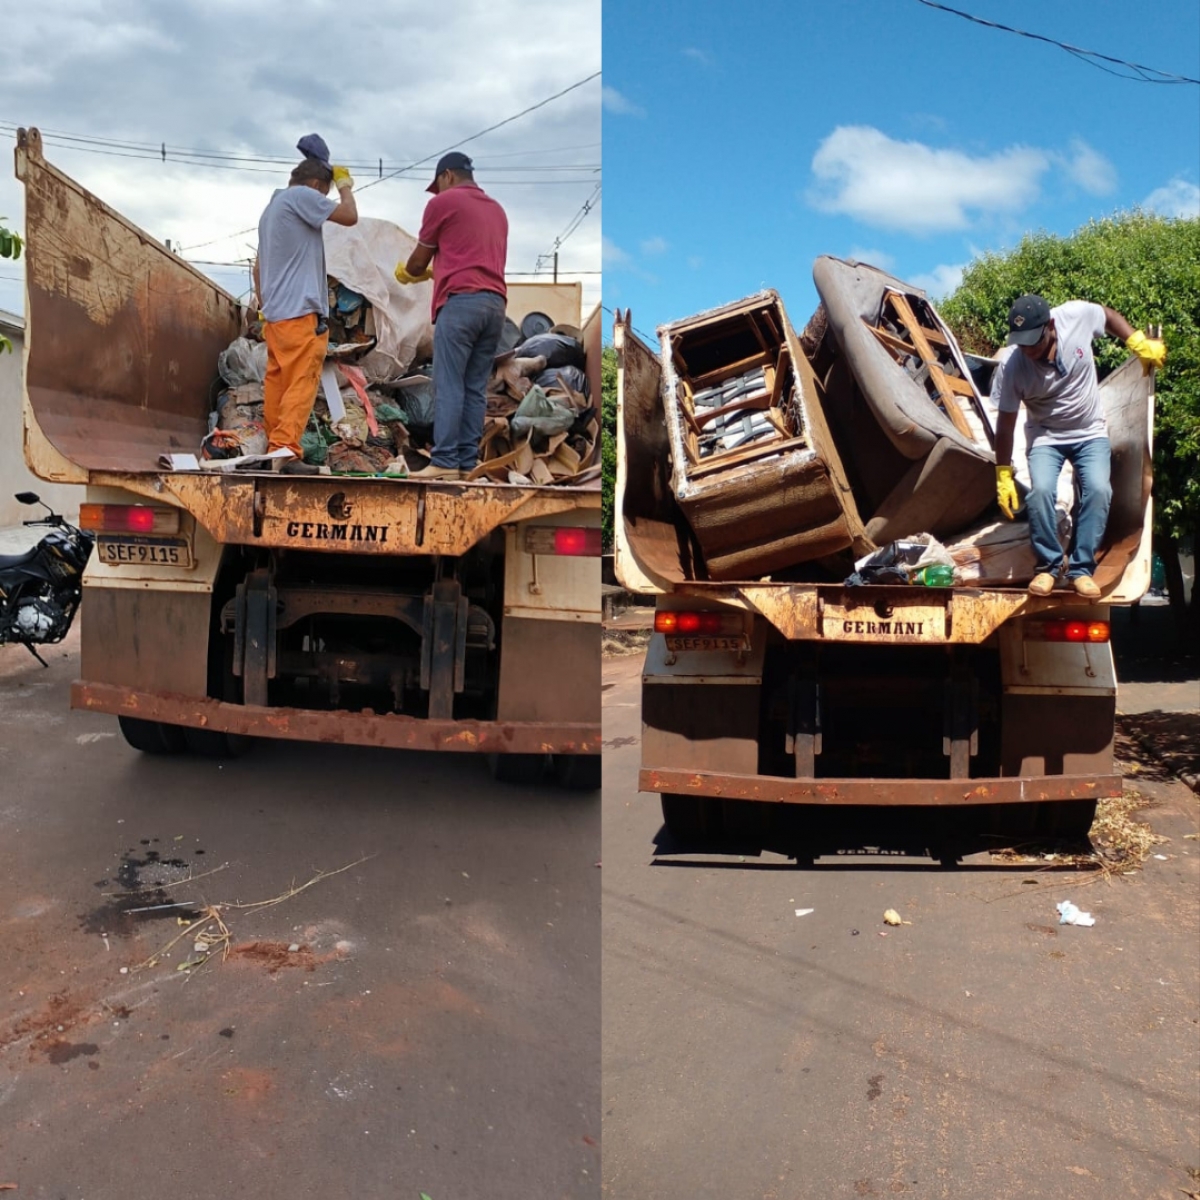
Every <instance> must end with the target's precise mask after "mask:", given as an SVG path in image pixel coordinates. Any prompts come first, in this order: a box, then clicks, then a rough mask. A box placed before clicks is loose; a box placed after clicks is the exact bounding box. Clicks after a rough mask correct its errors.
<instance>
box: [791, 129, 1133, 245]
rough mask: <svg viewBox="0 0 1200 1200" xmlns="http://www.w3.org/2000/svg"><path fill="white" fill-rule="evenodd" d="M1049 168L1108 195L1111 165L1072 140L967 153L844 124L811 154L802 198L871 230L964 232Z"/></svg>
mask: <svg viewBox="0 0 1200 1200" xmlns="http://www.w3.org/2000/svg"><path fill="white" fill-rule="evenodd" d="M1052 169H1058V170H1061V171H1062V172H1063V174H1064V175H1066V176H1067V177H1068V178H1069V179H1070V180H1071V181H1072V182H1074V183H1075V184H1076V185H1078V186H1079V187H1082V188H1084V189H1085V190H1086V191H1088V192H1091V193H1096V194H1102V193H1105V192H1108V191H1111V190H1112V188H1113V186H1115V182H1116V173H1115V170H1114V169H1113V167H1112V164H1111V163H1109V161H1108V160H1107V159H1106V158H1104V156H1103V155H1101V154H1099V153H1098V152H1097V151H1095V150H1093V149H1092V148H1091V147H1090V146H1088V145H1087V143H1085V142H1082V141H1080V140H1078V139H1076V140H1075V141H1073V142H1072V143H1071V144H1070V145H1069V146H1068V147H1067V149H1066V150H1064V151H1055V150H1047V149H1040V148H1038V147H1034V146H1012V147H1010V148H1008V149H1007V150H1001V151H999V152H997V153H995V154H986V155H971V154H967V153H965V152H964V151H961V150H947V149H937V148H935V147H932V146H928V145H925V144H924V143H922V142H918V141H897V140H895V139H893V138H890V137H888V136H887V134H885V133H882V132H881V131H880V130H878V129H874V128H872V127H870V126H864V125H845V126H839V127H838V128H837V129H835V130H834V131H833V132H832V133H831V134H830V135H829V136H828V137H827V138H826V139H825V140H824V141H823V142H822V143H821V145H820V146H819V147H818V149H817V152H816V154H815V155H813V160H812V172H813V176H814V178H815V184H814V186H813V187H811V188H810V189H809V191H808V193H807V195H806V199H807V201H808V203H809V204H811V205H812V206H813V207H814V208H817V209H819V210H821V211H822V212H828V213H841V214H844V215H846V216H850V217H854V218H856V219H857V220H860V221H862V222H863V223H864V224H867V225H871V226H875V227H876V228H881V229H895V230H900V231H903V232H905V233H912V234H933V233H947V232H952V231H955V230H960V229H967V228H969V227H970V226H971V225H972V223H973V222H974V220H975V219H976V218H977V217H979V216H984V215H995V214H1009V213H1016V212H1020V211H1021V210H1022V209H1024V208H1025V207H1027V206H1028V205H1029V204H1031V203H1032V202H1033V201H1034V200H1035V199H1036V198H1037V196H1038V193H1039V189H1040V187H1041V182H1042V179H1043V177H1044V176H1045V175H1046V173H1047V172H1048V171H1050V170H1052Z"/></svg>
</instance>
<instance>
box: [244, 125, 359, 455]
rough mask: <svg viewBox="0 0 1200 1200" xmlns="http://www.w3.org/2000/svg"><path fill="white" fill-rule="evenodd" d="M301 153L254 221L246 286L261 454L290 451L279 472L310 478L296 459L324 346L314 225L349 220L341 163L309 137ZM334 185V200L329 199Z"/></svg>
mask: <svg viewBox="0 0 1200 1200" xmlns="http://www.w3.org/2000/svg"><path fill="white" fill-rule="evenodd" d="M296 148H297V149H298V150H299V151H300V152H301V153H302V154H304V155H305V158H304V161H303V162H301V163H300V164H299V166H297V167H296V168H295V169H294V170H293V171H292V175H291V178H290V179H289V181H288V185H287V187H286V188H280V189H279V190H278V191H277V192H276V193H275V194H274V195H273V196H272V197H271V200H270V203H269V204H268V205H267V207H266V210H265V211H264V212H263V215H262V218H261V219H260V220H259V223H258V258H257V259H256V260H255V263H254V288H255V291H256V292H257V293H258V297H259V304H260V308H261V311H262V314H263V317H264V324H263V341H264V342H266V344H267V375H266V379H265V380H264V381H263V417H264V421H265V424H266V427H267V453H268V454H270V453H271V452H272V451H275V450H290V451H291V452H292V454H293V455H294V457H293V458H289V459H285V460H284V462H283V464H282V466H281V467H280V472H281V473H282V474H285V475H315V474H317V473H318V468H317V467H314V466H311V465H309V464H308V463H306V462H305V461H304V458H303V451H302V450H301V448H300V435H301V434H302V433H303V432H304V428H305V426H306V425H307V424H308V419H309V417H310V416H311V415H312V407H313V401H315V400H316V398H317V388H318V386H319V385H320V381H321V368H322V366H323V365H324V362H325V351H326V349H327V347H328V345H329V330H328V324H327V321H326V317H327V316H328V314H329V284H328V281H327V278H326V272H325V242H324V240H323V237H322V234H321V227H322V226H323V225H324V224H325V222H326V221H332V222H333V223H334V224H335V225H356V224H357V223H358V206H357V205H356V204H355V201H354V191H353V188H354V180H353V179H351V177H350V172H349V171H347V170H346V168H345V167H335V166H331V165H330V162H329V147H328V146H326V144H325V142H324V140H323V139H322V138H321V137H320V136H319V135H317V134H315V133H313V134H309V135H308V136H306V137H303V138H301V139H300V141H299V143H298V144H297V147H296ZM330 184H334V185H336V187H337V190H338V199H337V200H336V201H335V200H331V199H329V187H330Z"/></svg>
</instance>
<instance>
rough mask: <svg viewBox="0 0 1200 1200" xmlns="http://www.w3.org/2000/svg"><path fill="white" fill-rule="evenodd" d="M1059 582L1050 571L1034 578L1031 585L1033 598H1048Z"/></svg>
mask: <svg viewBox="0 0 1200 1200" xmlns="http://www.w3.org/2000/svg"><path fill="white" fill-rule="evenodd" d="M1056 582H1057V580H1056V579H1055V578H1054V576H1053V575H1051V574H1050V572H1049V571H1042V572H1041V573H1040V574H1037V575H1035V576H1034V577H1033V580H1032V582H1031V583H1030V584H1029V594H1030V595H1031V596H1048V595H1050V593H1051V592H1052V591H1054V585H1055V583H1056Z"/></svg>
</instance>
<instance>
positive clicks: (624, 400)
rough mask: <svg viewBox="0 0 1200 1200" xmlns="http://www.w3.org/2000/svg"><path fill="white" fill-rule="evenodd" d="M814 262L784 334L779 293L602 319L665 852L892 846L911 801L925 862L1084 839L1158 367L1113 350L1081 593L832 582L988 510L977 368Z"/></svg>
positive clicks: (1146, 531)
mask: <svg viewBox="0 0 1200 1200" xmlns="http://www.w3.org/2000/svg"><path fill="white" fill-rule="evenodd" d="M814 274H815V277H816V279H817V282H818V290H819V292H820V294H821V296H822V305H821V308H820V309H819V310H818V313H817V314H816V316H815V317H814V319H813V321H811V322H810V323H809V325H808V327H806V329H805V330H804V331H803V333H802V335H801V336H797V334H796V332H795V330H794V328H793V327H792V325H791V323H790V321H789V319H788V317H787V313H786V311H785V309H784V307H783V304H782V301H781V300H780V298H779V296H778V294H777V293H776V292H774V291H765V292H763V293H760V294H758V295H756V296H752V297H748V298H746V299H744V300H741V301H737V302H735V303H732V304H729V305H725V306H722V307H721V308H719V309H715V310H711V311H708V312H705V313H700V314H697V315H696V316H694V317H690V318H687V319H686V320H683V321H678V322H673V323H670V324H668V325H665V326H662V327H660V328H659V329H658V331H657V332H658V338H659V345H658V346H657V347H654V348H652V347H651V346H650V345H648V344H647V342H646V341H645V340H643V338H642V337H639V336H638V334H637V333H636V332H635V330H634V328H633V324H632V318H631V315H630V314H629V313H628V312H624V313H618V314H617V316H616V320H615V324H614V328H613V342H614V346H615V349H616V353H617V361H618V374H617V387H618V418H617V477H616V495H615V504H614V514H615V529H614V543H615V544H614V568H615V572H616V576H617V578H618V580H619V581H620V583H621V584H622V586H623V587H625V588H626V589H627V590H629V591H631V592H634V593H640V594H645V595H650V596H653V597H654V598H655V599H654V603H655V617H654V633H653V635H652V637H651V640H650V643H649V646H648V649H647V653H646V659H645V665H644V668H643V686H642V749H641V755H642V768H641V773H640V777H639V788H640V790H641V791H643V792H646V793H652V794H653V793H658V794H659V795H660V796H661V802H662V810H663V818H664V823H665V826H666V829H667V831H668V833H669V834H670V835H671V837H672V838H673V839H674V840H675V841H676V842H679V843H685V844H686V843H699V842H707V841H722V840H724V841H728V840H729V838H730V837H734V838H737V837H742V836H743V835H746V836H749V835H753V836H754V837H758V836H760V835H763V834H764V832H769V831H770V830H772V829H776V828H779V827H786V828H787V829H788V830H790V831H791V832H790V834H789V836H792V837H794V839H795V840H796V844H797V845H799V844H801V843H803V842H804V839H805V831H806V829H807V830H812V829H816V828H817V827H818V826H821V825H823V824H837V823H838V817H840V818H842V820H841V826H842V830H843V833H844V832H845V829H846V826H847V822H848V821H849V824H850V826H851V827H853V824H854V822H857V823H858V825H859V827H860V828H861V829H864V830H865V829H867V828H869V827H872V826H873V825H876V824H879V825H881V826H886V827H888V828H891V829H893V831H894V830H896V829H897V828H898V829H899V830H900V834H901V835H902V834H903V831H904V829H905V815H906V814H914V813H917V812H919V813H920V814H922V816H923V817H925V818H929V819H928V820H925V821H924V823H923V828H924V829H925V831H926V832H925V835H924V836H926V840H925V841H924V842H923V843H922V845H923V846H924V851H923V852H926V853H929V854H931V855H933V856H934V857H937V858H949V859H950V860H954V859H956V858H957V857H958V853H957V850H956V847H960V848H961V847H962V846H963V845H965V844H966V841H964V838H965V839H967V840H968V841H969V836H968V835H970V836H973V834H972V831H977V832H979V833H980V834H981V836H994V835H996V834H997V833H1001V834H1004V835H1006V836H1007V835H1016V834H1029V835H1042V834H1048V835H1054V836H1061V837H1075V836H1079V835H1081V834H1085V833H1086V831H1087V830H1088V828H1089V827H1090V825H1091V822H1092V820H1093V817H1094V813H1095V809H1096V804H1097V801H1098V800H1099V799H1100V798H1102V797H1108V796H1115V795H1119V794H1120V792H1121V777H1120V776H1119V775H1118V774H1117V773H1116V772H1115V769H1114V765H1113V738H1114V719H1115V707H1116V695H1117V681H1116V675H1115V670H1114V665H1113V655H1112V648H1111V645H1110V642H1109V633H1110V626H1109V615H1110V606H1111V605H1113V604H1128V603H1131V602H1133V601H1135V600H1136V599H1138V598H1139V597H1140V596H1141V595H1142V594H1143V593H1144V592H1145V590H1146V588H1147V587H1148V585H1149V580H1150V564H1151V553H1150V525H1151V499H1150V483H1151V474H1150V449H1151V446H1150V438H1151V428H1152V418H1153V377H1152V375H1151V376H1147V375H1145V374H1144V373H1143V371H1142V369H1141V367H1140V364H1138V363H1137V362H1136V360H1129V361H1128V362H1126V363H1125V364H1124V366H1122V367H1121V368H1119V369H1118V370H1117V371H1115V372H1114V373H1112V374H1111V375H1110V376H1109V377H1108V378H1107V379H1105V380H1104V381H1103V383H1102V385H1101V387H1102V394H1103V396H1104V399H1105V406H1106V412H1107V418H1108V422H1109V427H1110V437H1111V440H1112V445H1113V471H1112V485H1113V504H1112V511H1111V515H1110V519H1109V525H1108V532H1107V535H1106V539H1105V544H1104V548H1103V550H1102V552H1101V556H1100V560H1099V566H1098V569H1097V572H1096V578H1097V582H1098V583H1099V584H1100V586H1101V587H1102V590H1103V597H1102V601H1101V602H1099V603H1087V602H1084V601H1081V600H1080V598H1079V597H1078V596H1076V595H1075V594H1074V593H1072V592H1069V591H1056V592H1055V593H1053V594H1052V595H1050V596H1048V597H1044V598H1040V597H1036V596H1032V595H1030V594H1029V593H1028V591H1027V590H1026V589H1025V588H1024V587H1023V586H1020V585H1018V584H1015V583H1009V584H1002V585H1000V586H953V587H923V586H914V585H912V584H910V583H908V582H896V583H887V584H875V585H870V584H868V585H866V586H850V585H849V584H848V582H847V581H848V579H849V577H850V574H851V572H852V571H853V569H854V560H855V559H856V558H859V557H860V556H866V555H869V554H870V553H871V552H872V551H874V550H876V549H878V548H879V547H881V546H884V545H887V544H889V543H891V542H894V541H895V540H896V539H898V538H902V537H903V536H905V535H908V534H916V533H918V532H922V531H929V530H930V529H936V530H942V531H952V530H954V529H956V528H961V527H962V525H963V524H965V523H966V522H968V521H969V520H971V519H972V518H974V517H978V516H979V514H980V513H981V512H982V511H983V510H986V509H987V508H988V507H989V506H993V505H994V478H993V477H994V469H993V465H992V464H993V463H994V455H993V454H992V450H991V443H990V439H991V436H992V431H991V428H990V426H989V425H988V417H987V411H986V408H985V407H984V406H982V405H980V403H979V399H980V396H981V394H986V390H987V382H988V372H989V371H990V370H991V369H992V368H994V366H995V362H994V360H987V359H980V358H973V359H970V360H968V359H967V356H965V355H963V354H962V352H961V351H960V350H959V349H958V347H957V345H956V344H955V343H954V341H953V336H952V334H950V333H949V331H948V330H946V329H945V327H944V325H942V324H941V322H940V318H938V317H937V314H936V312H935V310H933V307H932V305H931V304H930V303H929V301H928V298H927V297H925V296H924V294H923V293H920V292H916V291H915V290H914V289H911V288H907V287H904V288H903V290H900V291H898V290H897V287H896V286H895V281H892V280H890V279H889V278H888V277H885V276H882V273H880V272H877V271H875V270H874V268H871V267H869V266H868V265H866V264H859V263H839V262H838V260H818V264H817V267H816V270H815V272H814ZM872 288H874V289H875V291H874V292H872V291H871V289H872ZM897 296H899V300H898V299H897ZM864 297H865V299H864ZM872 297H873V298H872ZM923 312H924V313H926V315H924V316H922V315H921V314H922V313H923ZM897 314H899V316H897ZM892 317H896V320H895V322H894V323H892V324H891V325H888V322H889V321H891V318H892ZM906 326H911V330H910V331H909V332H915V343H916V344H917V345H919V346H920V347H922V349H921V350H920V352H919V353H918V352H917V351H916V350H914V348H913V347H914V338H913V337H909V336H908V333H906V329H905V327H906ZM926 327H927V328H926ZM922 330H924V332H922ZM926 334H927V335H928V336H926ZM901 335H903V336H901ZM901 343H902V344H901ZM935 343H936V345H935ZM922 359H924V361H922ZM902 365H903V366H904V367H905V368H906V370H902V369H901V366H902ZM753 372H760V373H761V374H762V378H761V379H759V378H758V376H757V375H752V374H751V373H753ZM747 378H749V379H750V380H751V383H750V385H749V391H747V388H746V387H744V386H743V385H742V384H741V383H739V382H738V381H740V380H744V379H747ZM931 380H932V383H931ZM731 381H733V382H734V386H732V387H731V386H730V382H731ZM722 388H724V389H725V390H724V391H721V389H722ZM755 388H757V392H755ZM981 388H982V393H981ZM739 391H740V392H741V393H742V394H741V395H740V396H739V395H737V394H736V393H738V392H739ZM755 394H757V396H758V399H757V401H755V399H754V395H755ZM731 396H732V398H730V397H731ZM931 396H932V397H935V398H936V400H937V403H936V404H934V402H933V400H931V399H930V397H931ZM702 401H703V402H705V403H707V404H709V405H710V407H707V408H704V407H701V402H702ZM713 405H715V407H713ZM922 405H925V407H924V408H922V407H921V406H922ZM951 405H954V406H955V407H959V411H958V412H957V413H951V412H950V408H951ZM739 406H740V407H739ZM960 406H961V407H960ZM935 410H936V411H935ZM748 414H753V415H754V417H755V419H756V420H757V422H758V423H757V426H755V425H754V424H753V423H752V422H751V423H748V424H746V425H745V430H744V431H743V429H742V427H741V426H739V425H738V422H739V421H744V419H745V418H746V416H747V415H748ZM952 418H954V419H952ZM714 429H715V430H717V433H715V434H714V433H713V432H712V431H713V430H714ZM922 439H923V440H922ZM992 511H993V512H994V508H993V510H992ZM995 519H996V520H998V519H999V518H998V516H997V517H996V518H995ZM856 582H857V581H856ZM864 836H865V835H864ZM879 841H880V844H882V841H883V839H882V838H881V839H880V840H879ZM818 852H819V847H818Z"/></svg>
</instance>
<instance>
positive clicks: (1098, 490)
mask: <svg viewBox="0 0 1200 1200" xmlns="http://www.w3.org/2000/svg"><path fill="white" fill-rule="evenodd" d="M1111 453H1112V452H1111V448H1110V447H1109V443H1108V438H1106V437H1103V438H1093V439H1092V440H1090V441H1087V442H1072V443H1070V444H1069V445H1065V446H1044V445H1043V446H1034V447H1033V449H1032V450H1030V451H1029V478H1030V481H1031V482H1032V484H1033V490H1032V491H1031V492H1030V493H1029V495H1028V496H1027V497H1026V500H1025V504H1026V507H1027V508H1028V509H1029V535H1030V540H1031V541H1032V542H1033V553H1034V555H1035V556H1036V558H1037V569H1038V573H1039V574H1040V573H1041V572H1043V571H1044V572H1047V573H1048V574H1050V575H1057V574H1058V572H1059V568H1060V567H1061V565H1062V556H1063V549H1062V546H1061V545H1060V544H1059V541H1058V529H1057V525H1058V519H1057V517H1056V516H1055V512H1054V496H1055V492H1056V491H1057V489H1058V477H1059V475H1061V474H1062V467H1063V463H1064V462H1069V463H1070V464H1071V466H1072V467H1073V468H1074V469H1075V492H1076V495H1077V497H1078V502H1077V505H1076V513H1075V532H1074V536H1073V537H1072V538H1071V557H1070V561H1069V563H1068V566H1067V578H1069V579H1075V578H1076V577H1077V576H1080V575H1092V574H1093V573H1094V572H1095V570H1096V551H1097V550H1098V549H1099V548H1100V539H1101V538H1102V537H1104V527H1105V526H1106V525H1107V524H1108V507H1109V505H1110V504H1111V503H1112V484H1111V483H1110V482H1109V459H1110V457H1111Z"/></svg>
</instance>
